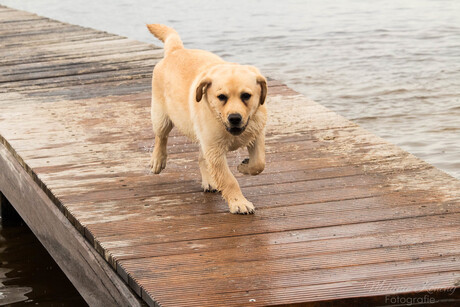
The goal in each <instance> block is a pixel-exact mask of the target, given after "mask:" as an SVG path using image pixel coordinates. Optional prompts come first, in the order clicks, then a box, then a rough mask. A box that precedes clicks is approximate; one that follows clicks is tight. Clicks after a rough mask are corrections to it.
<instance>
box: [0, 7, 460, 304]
mask: <svg viewBox="0 0 460 307" xmlns="http://www.w3.org/2000/svg"><path fill="white" fill-rule="evenodd" d="M142 30H144V29H140V31H142ZM0 55H1V56H0V170H1V172H0V190H1V191H2V193H3V194H4V195H5V196H6V197H7V198H8V199H9V200H10V202H11V203H12V205H13V206H14V207H15V208H16V209H17V210H18V212H19V213H20V214H21V216H22V217H23V218H24V220H25V221H26V222H27V224H29V226H30V227H31V229H32V230H33V231H34V232H35V234H36V235H37V236H38V237H39V239H40V240H41V241H42V243H43V244H44V246H45V247H46V248H47V249H48V250H49V251H50V253H51V254H52V256H53V257H54V258H55V259H56V261H57V262H58V264H59V265H60V266H61V268H63V270H64V272H65V273H66V274H67V275H68V276H69V278H70V279H71V280H72V282H73V283H74V284H75V285H76V287H77V289H78V290H79V291H80V292H81V293H82V295H83V296H84V298H85V299H86V300H87V301H88V302H89V303H90V304H92V305H97V304H98V302H99V303H100V302H105V303H106V305H107V306H109V305H112V304H115V303H116V304H118V305H123V306H126V305H142V304H144V303H147V304H148V305H151V306H153V305H155V304H156V305H161V306H182V305H183V306H232V305H243V306H261V305H282V304H296V303H306V302H310V303H312V304H313V303H314V302H321V301H322V302H326V301H329V302H330V301H334V302H337V304H339V305H340V304H346V303H347V302H350V300H353V302H357V301H356V299H358V301H359V300H361V302H363V301H366V300H368V301H367V302H373V303H378V304H381V305H383V304H385V303H387V302H386V301H385V299H384V296H386V295H393V296H394V295H400V294H406V295H413V296H414V297H415V296H420V294H419V295H418V294H417V293H418V292H423V291H425V292H423V293H426V291H429V290H432V291H434V292H431V291H430V292H429V293H430V295H432V296H435V295H437V296H440V297H443V298H444V299H448V301H449V302H453V301H454V300H455V299H457V300H459V295H458V293H459V292H460V289H457V291H454V290H455V288H456V287H460V182H459V181H458V180H456V179H454V178H452V177H450V176H448V175H446V174H445V173H443V172H441V171H439V170H437V169H436V168H434V167H432V166H431V165H429V164H427V163H426V162H424V161H421V160H420V159H418V158H416V157H414V156H413V155H411V154H409V153H407V152H405V151H403V150H401V149H400V148H398V147H397V146H395V145H392V144H390V143H388V142H386V141H385V140H383V139H381V138H378V137H376V136H375V135H373V134H372V133H370V132H368V131H366V130H364V129H362V128H361V127H359V126H358V125H356V124H355V123H353V122H350V121H348V120H346V119H345V118H343V117H341V116H339V115H337V114H335V113H334V112H332V111H330V110H328V109H326V108H324V107H322V106H320V105H318V104H317V103H315V102H313V101H311V100H309V99H307V98H305V97H304V96H302V95H299V94H298V93H296V92H294V91H292V90H291V89H289V88H287V87H286V86H284V85H283V84H281V83H279V82H277V81H275V80H270V81H269V98H268V101H267V107H268V108H269V121H268V127H267V141H266V142H267V167H266V170H265V171H264V172H263V173H262V174H260V175H259V176H252V177H248V176H243V175H241V174H236V176H237V179H238V181H239V183H240V185H241V187H242V191H243V193H244V195H245V196H246V197H247V198H248V199H249V200H251V201H253V202H254V204H255V205H256V207H257V211H256V214H255V215H251V216H239V215H232V214H229V213H228V207H227V205H226V204H225V203H224V201H223V200H222V199H221V197H220V196H219V195H215V194H205V193H203V192H202V191H201V188H200V180H201V179H200V175H199V169H198V162H197V158H198V152H197V146H196V145H195V144H192V143H190V142H189V141H187V139H186V138H184V137H183V136H181V135H179V134H178V133H177V132H175V131H174V130H173V133H172V137H171V138H170V142H169V146H168V152H169V156H168V159H169V160H168V165H167V167H166V169H165V170H164V171H163V173H162V174H160V175H153V174H151V173H150V172H149V170H148V162H149V158H150V151H151V150H152V146H153V132H152V129H151V123H150V116H149V105H150V82H151V71H152V68H153V66H154V65H155V63H156V62H157V61H158V60H159V59H160V58H161V56H162V50H161V49H160V48H158V47H155V46H153V45H149V44H145V43H141V42H138V41H134V40H131V39H128V38H124V37H120V36H116V35H111V34H107V33H105V32H101V31H96V30H92V29H88V28H82V27H79V26H74V25H69V24H65V23H61V22H58V21H54V20H50V19H47V18H43V17H39V16H36V15H33V14H30V13H27V12H22V11H17V10H13V9H9V8H6V7H2V6H0ZM245 155H246V154H245V153H244V152H243V151H240V152H236V153H232V154H230V155H229V161H230V164H231V167H232V170H234V171H235V170H236V165H237V164H238V163H239V162H241V160H242V159H243V158H245ZM235 173H237V172H236V171H235ZM83 238H85V239H83ZM96 251H97V252H96ZM100 256H102V257H103V259H105V260H106V261H107V263H108V264H107V263H106V262H104V261H103V260H102V257H100ZM110 267H111V268H112V269H113V270H112V269H110ZM115 272H116V273H115ZM93 279H94V280H93ZM117 279H120V280H122V281H123V282H118V281H117ZM104 291H105V292H108V293H109V294H108V296H107V297H105V296H103V292H104ZM117 291H118V292H119V294H113V293H114V292H117ZM449 291H450V292H454V294H450V292H449ZM111 293H112V294H111ZM139 298H142V299H139ZM335 300H337V301H335ZM330 303H331V302H330ZM331 304H332V303H331ZM315 306H316V305H315Z"/></svg>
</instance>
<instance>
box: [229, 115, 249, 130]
mask: <svg viewBox="0 0 460 307" xmlns="http://www.w3.org/2000/svg"><path fill="white" fill-rule="evenodd" d="M227 120H228V123H229V125H228V126H227V125H226V128H227V131H228V132H230V134H232V135H240V134H241V133H243V132H244V130H245V129H246V126H247V125H248V123H249V119H248V121H247V122H246V124H245V125H243V126H242V125H241V124H242V123H243V117H242V116H241V115H240V114H238V113H232V114H230V115H229V116H228V117H227Z"/></svg>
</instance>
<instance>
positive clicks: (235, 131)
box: [227, 127, 246, 135]
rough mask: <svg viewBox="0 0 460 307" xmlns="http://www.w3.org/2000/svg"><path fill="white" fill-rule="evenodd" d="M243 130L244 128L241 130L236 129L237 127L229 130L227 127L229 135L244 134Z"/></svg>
mask: <svg viewBox="0 0 460 307" xmlns="http://www.w3.org/2000/svg"><path fill="white" fill-rule="evenodd" d="M245 128H246V127H241V128H238V127H232V128H229V127H227V131H228V132H230V134H231V135H240V134H241V133H243V132H244V129H245Z"/></svg>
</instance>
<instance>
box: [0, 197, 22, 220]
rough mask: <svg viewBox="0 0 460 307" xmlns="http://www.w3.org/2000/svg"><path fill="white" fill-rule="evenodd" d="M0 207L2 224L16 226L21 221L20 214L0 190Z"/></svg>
mask: <svg viewBox="0 0 460 307" xmlns="http://www.w3.org/2000/svg"><path fill="white" fill-rule="evenodd" d="M0 207H1V209H0V213H1V224H2V226H17V225H21V224H22V223H23V220H22V218H21V216H20V215H19V214H18V213H17V212H16V210H15V209H14V207H13V205H11V203H10V202H9V201H8V199H7V198H6V197H5V195H3V193H2V192H0Z"/></svg>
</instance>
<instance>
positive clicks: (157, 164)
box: [149, 156, 166, 174]
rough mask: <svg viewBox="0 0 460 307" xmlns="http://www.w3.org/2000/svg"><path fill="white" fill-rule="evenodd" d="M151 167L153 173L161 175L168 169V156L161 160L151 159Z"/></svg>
mask: <svg viewBox="0 0 460 307" xmlns="http://www.w3.org/2000/svg"><path fill="white" fill-rule="evenodd" d="M149 166H150V169H151V170H152V172H153V173H155V174H159V173H160V172H161V171H162V170H164V168H165V167H166V156H162V157H160V158H154V157H152V159H150V163H149Z"/></svg>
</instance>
